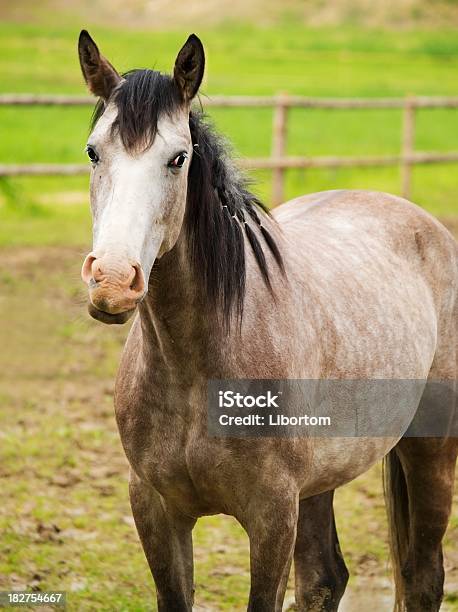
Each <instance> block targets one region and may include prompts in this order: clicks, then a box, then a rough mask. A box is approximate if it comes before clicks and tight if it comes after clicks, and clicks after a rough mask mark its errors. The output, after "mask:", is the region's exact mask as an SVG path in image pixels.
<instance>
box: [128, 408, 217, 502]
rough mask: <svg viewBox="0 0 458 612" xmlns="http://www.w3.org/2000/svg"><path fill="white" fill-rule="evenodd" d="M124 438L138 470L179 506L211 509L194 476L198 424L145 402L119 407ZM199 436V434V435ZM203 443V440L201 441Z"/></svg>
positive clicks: (142, 476)
mask: <svg viewBox="0 0 458 612" xmlns="http://www.w3.org/2000/svg"><path fill="white" fill-rule="evenodd" d="M116 416H117V421H118V427H119V432H120V435H121V440H122V443H123V446H124V450H125V452H126V456H127V458H128V460H129V463H130V465H131V467H132V469H133V470H134V471H135V473H136V474H137V475H138V476H139V477H140V478H141V479H142V480H144V481H146V482H148V483H150V484H151V485H152V486H153V487H154V488H155V489H157V490H158V491H159V492H160V493H161V495H163V497H164V498H166V499H168V500H171V501H173V502H174V503H175V504H176V505H178V506H183V507H186V508H188V511H189V510H190V509H191V508H194V509H195V511H196V512H199V513H202V512H206V511H209V510H210V509H209V508H208V507H207V506H208V503H207V502H206V501H205V500H204V499H203V496H202V495H201V494H200V491H199V487H198V486H197V485H196V483H195V481H194V479H193V467H194V465H193V463H194V458H195V457H196V455H197V453H196V448H195V447H196V444H197V445H199V443H198V442H196V435H195V432H196V424H195V423H193V422H192V421H189V420H187V419H186V418H183V417H182V416H180V415H178V414H177V412H176V411H175V414H174V413H173V412H172V411H169V410H164V409H160V408H159V407H156V406H154V405H151V404H150V405H148V404H145V403H144V402H134V403H133V404H131V405H130V406H129V407H128V408H127V407H126V406H125V405H122V404H121V403H120V402H118V405H117V407H116ZM198 437H199V436H198ZM202 442H203V443H204V441H202Z"/></svg>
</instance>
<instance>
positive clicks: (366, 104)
mask: <svg viewBox="0 0 458 612" xmlns="http://www.w3.org/2000/svg"><path fill="white" fill-rule="evenodd" d="M93 104H94V99H93V98H92V97H89V96H67V95H38V94H2V95H0V106H64V107H65V106H67V107H71V106H88V105H93ZM202 104H203V106H205V107H219V108H243V107H246V108H249V107H251V108H253V107H256V108H273V109H274V113H273V125H272V154H271V157H267V158H246V159H242V160H240V165H241V166H242V167H244V168H248V169H269V170H272V171H273V178H272V200H273V203H274V204H277V203H279V202H281V201H282V200H283V199H284V185H285V172H286V170H288V169H290V168H304V169H305V168H350V167H368V166H375V167H376V166H397V165H399V166H400V167H401V189H400V191H401V193H402V195H404V197H407V198H409V197H410V194H411V190H412V169H413V167H414V166H415V165H416V164H436V163H437V164H440V163H457V162H458V151H450V152H420V151H415V150H414V144H415V123H416V110H417V109H437V108H458V97H428V96H415V97H413V96H410V97H407V98H309V97H304V96H290V95H288V94H286V93H282V94H279V95H276V96H212V97H211V98H206V97H204V98H202ZM291 108H316V109H330V110H331V109H334V110H343V109H353V110H357V109H361V110H362V109H367V110H370V109H402V110H403V124H402V132H401V138H400V140H401V142H400V153H399V154H398V155H377V156H365V157H361V156H357V157H333V156H321V157H306V156H300V157H291V156H288V155H287V140H288V111H289V109H291ZM87 172H88V165H87V164H65V165H64V164H22V165H18V164H0V176H25V175H33V176H41V175H60V176H67V175H78V174H86V173H87Z"/></svg>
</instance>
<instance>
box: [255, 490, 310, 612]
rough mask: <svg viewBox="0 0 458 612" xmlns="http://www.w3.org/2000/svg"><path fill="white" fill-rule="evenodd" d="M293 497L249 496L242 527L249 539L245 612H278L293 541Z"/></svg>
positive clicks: (295, 513) (295, 504) (284, 587)
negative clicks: (248, 583) (248, 572)
mask: <svg viewBox="0 0 458 612" xmlns="http://www.w3.org/2000/svg"><path fill="white" fill-rule="evenodd" d="M297 517H298V499H297V496H291V495H289V494H288V495H285V493H284V492H282V493H281V494H278V495H275V494H273V495H272V496H271V497H269V499H266V498H265V497H264V496H257V495H256V494H254V495H253V497H252V499H251V501H250V506H249V508H248V511H247V512H246V513H245V516H244V517H243V525H244V527H245V529H246V531H247V533H248V536H249V539H250V570H251V588H250V598H249V602H248V612H280V611H281V609H282V604H283V599H284V597H285V589H286V584H287V581H288V575H289V570H290V567H291V561H292V557H293V551H294V542H295V540H296V528H297Z"/></svg>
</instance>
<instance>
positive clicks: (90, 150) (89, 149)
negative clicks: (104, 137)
mask: <svg viewBox="0 0 458 612" xmlns="http://www.w3.org/2000/svg"><path fill="white" fill-rule="evenodd" d="M86 153H87V156H88V157H89V159H90V160H91V162H92V163H93V164H96V163H97V162H98V161H99V156H98V155H97V153H96V152H95V149H94V148H93V147H90V146H89V145H88V146H87V147H86Z"/></svg>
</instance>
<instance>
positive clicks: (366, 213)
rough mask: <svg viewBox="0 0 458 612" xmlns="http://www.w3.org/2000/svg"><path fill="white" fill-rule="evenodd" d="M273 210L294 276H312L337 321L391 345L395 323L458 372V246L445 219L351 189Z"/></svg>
mask: <svg viewBox="0 0 458 612" xmlns="http://www.w3.org/2000/svg"><path fill="white" fill-rule="evenodd" d="M273 216H274V217H275V219H276V220H277V222H278V224H279V226H280V228H281V230H282V234H283V236H284V249H285V251H286V259H287V260H288V261H289V263H290V277H291V278H292V279H293V282H295V283H296V284H300V283H301V276H303V277H304V278H305V277H306V278H307V281H306V282H307V284H308V286H310V285H312V286H313V287H314V291H315V293H316V294H317V295H318V296H321V297H322V301H323V304H324V305H323V310H324V311H326V312H327V314H328V316H329V317H331V318H332V325H333V327H336V328H337V329H339V328H340V329H342V330H343V329H347V330H348V329H349V327H348V326H349V323H350V322H351V321H352V322H353V332H354V333H355V335H356V336H359V337H361V330H362V329H363V328H364V329H367V330H369V331H367V333H368V334H371V333H372V334H376V335H377V334H378V337H379V338H384V340H383V341H384V342H385V344H386V343H387V342H389V341H390V338H389V337H388V336H387V337H386V338H385V335H386V334H389V333H390V331H389V330H391V334H392V336H394V337H399V338H400V337H401V335H402V334H405V333H407V334H410V338H409V341H410V342H412V343H415V344H416V345H420V344H422V346H421V347H420V346H418V347H417V348H418V350H417V353H418V351H420V350H422V351H423V352H424V355H423V357H424V362H425V363H427V362H428V361H429V357H428V354H429V355H431V354H432V353H433V354H435V355H436V358H435V363H436V364H437V366H438V368H437V370H438V371H439V372H440V373H441V374H443V373H445V372H446V371H447V370H448V372H447V373H448V375H449V376H450V375H452V374H453V375H456V362H455V361H454V359H453V358H452V353H455V351H454V346H455V345H456V317H457V304H458V245H457V243H456V241H455V240H454V238H453V236H452V235H451V234H450V233H449V232H448V230H447V229H446V228H445V227H444V226H443V225H442V224H441V223H440V222H439V221H437V220H436V219H435V218H434V217H432V216H431V215H430V214H429V213H427V212H426V211H425V210H423V209H421V208H420V207H418V206H416V205H415V204H412V203H411V202H408V201H407V200H405V199H403V198H400V197H397V196H394V195H390V194H386V193H380V192H373V191H349V190H348V191H347V190H338V191H326V192H321V193H315V194H310V195H306V196H303V197H300V198H296V199H295V200H291V201H290V202H287V203H285V204H283V205H282V206H279V207H278V208H277V209H275V210H274V211H273ZM358 330H359V333H358ZM370 330H372V331H370ZM365 333H366V332H365ZM341 335H342V334H341ZM347 338H348V334H347ZM421 338H423V341H422V342H420V339H421ZM427 339H428V340H427ZM427 345H429V346H430V347H431V351H432V353H431V352H430V351H429V350H426V346H427ZM433 347H435V348H433ZM398 348H399V351H401V352H399V351H398V352H397V355H396V356H397V358H398V359H399V358H401V353H402V350H404V348H405V347H403V349H402V350H401V348H400V347H398ZM440 354H442V356H443V357H442V358H440V357H439V355H440ZM391 357H392V358H393V357H394V355H393V353H391ZM439 362H440V363H439ZM445 362H446V363H447V364H448V365H446V363H445ZM429 363H430V364H431V361H429ZM433 365H434V364H433ZM434 369H436V368H434ZM452 370H454V371H453V372H452ZM408 371H410V369H409V367H407V369H406V371H405V372H403V375H404V376H406V375H407V374H408Z"/></svg>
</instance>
